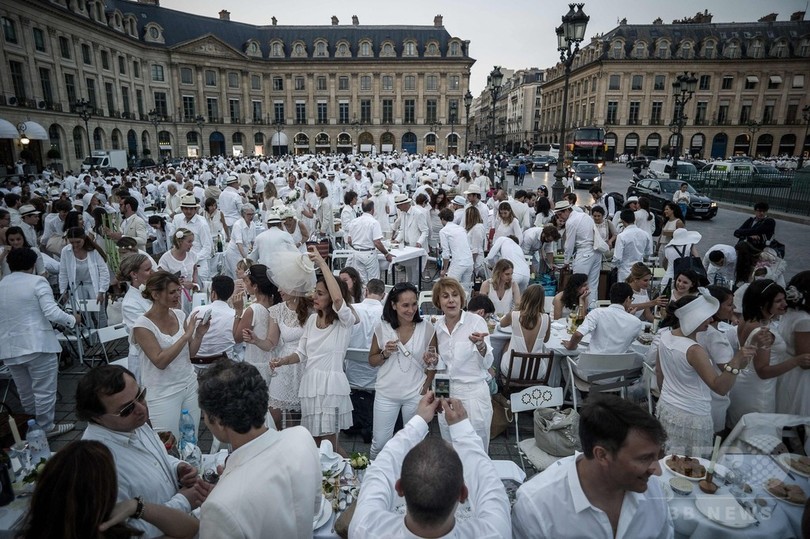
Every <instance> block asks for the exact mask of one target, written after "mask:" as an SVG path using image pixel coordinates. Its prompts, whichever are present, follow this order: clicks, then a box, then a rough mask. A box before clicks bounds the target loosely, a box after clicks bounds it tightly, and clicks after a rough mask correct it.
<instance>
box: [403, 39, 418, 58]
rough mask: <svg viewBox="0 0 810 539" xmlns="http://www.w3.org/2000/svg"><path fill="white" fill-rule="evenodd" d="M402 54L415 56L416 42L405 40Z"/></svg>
mask: <svg viewBox="0 0 810 539" xmlns="http://www.w3.org/2000/svg"><path fill="white" fill-rule="evenodd" d="M403 55H404V56H416V43H414V42H413V41H407V42H406V43H405V49H404V51H403Z"/></svg>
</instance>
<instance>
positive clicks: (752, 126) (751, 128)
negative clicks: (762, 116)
mask: <svg viewBox="0 0 810 539" xmlns="http://www.w3.org/2000/svg"><path fill="white" fill-rule="evenodd" d="M760 129H762V126H761V125H760V124H759V122H757V121H756V120H752V121H750V122H748V132H749V133H751V138H750V139H749V141H748V157H751V158H752V159H753V158H755V157H756V155H754V152H755V151H756V149H755V146H754V135H756V133H757V131H759V130H760Z"/></svg>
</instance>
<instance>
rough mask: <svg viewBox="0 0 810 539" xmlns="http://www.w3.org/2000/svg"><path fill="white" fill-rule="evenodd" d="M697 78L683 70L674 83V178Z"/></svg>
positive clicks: (671, 176)
mask: <svg viewBox="0 0 810 539" xmlns="http://www.w3.org/2000/svg"><path fill="white" fill-rule="evenodd" d="M697 82H698V80H697V78H696V77H695V74H694V73H687V72H686V71H684V72H683V75H678V76H677V77H676V78H675V82H673V83H672V96H673V97H674V98H675V115H674V117H673V119H672V127H674V128H675V150H674V151H673V152H672V169H671V170H670V171H669V177H670V178H672V179H673V180H675V179H677V178H678V157H679V156H680V155H681V145H682V144H683V135H682V134H681V132H682V131H683V126H684V124H685V123H686V114H684V111H685V109H686V104H687V103H688V102H689V100H690V99H692V96H693V95H694V94H695V89H696V88H697Z"/></svg>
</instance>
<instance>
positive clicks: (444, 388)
mask: <svg viewBox="0 0 810 539" xmlns="http://www.w3.org/2000/svg"><path fill="white" fill-rule="evenodd" d="M433 394H434V395H435V396H436V398H437V399H440V398H445V399H447V398H450V377H449V376H445V375H439V374H437V375H436V377H435V378H433Z"/></svg>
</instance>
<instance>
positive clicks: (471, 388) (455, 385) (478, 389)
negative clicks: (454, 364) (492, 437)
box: [438, 379, 492, 452]
mask: <svg viewBox="0 0 810 539" xmlns="http://www.w3.org/2000/svg"><path fill="white" fill-rule="evenodd" d="M450 396H451V397H453V398H454V399H458V400H460V401H461V404H463V405H464V409H465V410H467V417H469V419H470V423H472V426H473V429H475V433H476V434H478V436H480V437H481V442H483V444H484V451H485V452H489V429H490V425H491V424H492V397H491V396H490V393H489V385H487V383H486V382H485V381H484V380H481V381H480V382H474V383H472V384H462V383H459V382H456V381H455V380H453V379H450ZM438 417H439V431H440V432H441V434H442V438H444V439H445V440H447V441H449V442H452V441H453V438H452V437H451V436H450V427H449V425H448V424H447V419H445V417H444V414H438Z"/></svg>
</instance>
